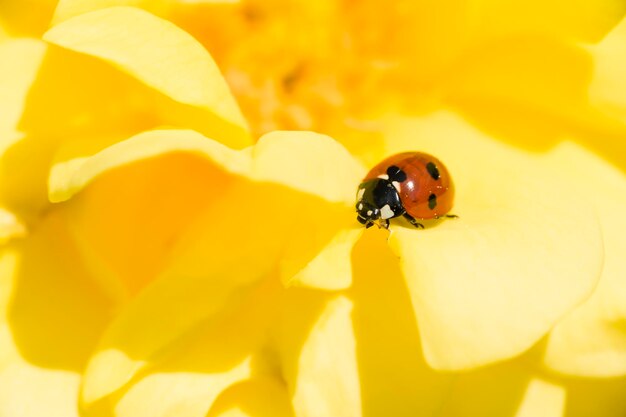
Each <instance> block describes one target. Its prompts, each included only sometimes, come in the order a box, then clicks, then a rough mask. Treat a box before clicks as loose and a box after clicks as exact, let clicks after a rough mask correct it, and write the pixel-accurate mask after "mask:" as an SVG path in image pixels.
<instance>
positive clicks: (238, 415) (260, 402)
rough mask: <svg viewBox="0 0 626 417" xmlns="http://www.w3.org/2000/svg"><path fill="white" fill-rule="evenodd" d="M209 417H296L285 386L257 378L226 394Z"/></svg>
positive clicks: (233, 388) (229, 390)
mask: <svg viewBox="0 0 626 417" xmlns="http://www.w3.org/2000/svg"><path fill="white" fill-rule="evenodd" d="M207 417H295V414H294V412H293V410H292V408H291V398H289V395H288V392H287V389H286V387H285V385H284V382H282V381H279V380H278V379H276V378H271V377H256V378H253V379H250V380H247V381H243V382H241V383H239V384H236V385H233V386H232V387H230V388H229V389H227V390H225V391H224V392H223V393H222V394H221V395H220V397H219V398H218V399H217V401H216V402H215V405H214V406H213V408H212V409H211V411H210V412H209V414H208V415H207Z"/></svg>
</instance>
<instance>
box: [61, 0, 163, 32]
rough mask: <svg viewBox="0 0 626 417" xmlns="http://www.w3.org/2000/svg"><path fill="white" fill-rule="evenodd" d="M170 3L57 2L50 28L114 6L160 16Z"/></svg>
mask: <svg viewBox="0 0 626 417" xmlns="http://www.w3.org/2000/svg"><path fill="white" fill-rule="evenodd" d="M170 3H172V2H171V1H170V0H59V2H58V4H57V7H56V9H55V10H54V16H53V17H52V26H54V25H57V24H59V23H61V22H62V21H64V20H67V19H70V18H72V17H75V16H78V15H81V14H84V13H89V12H93V11H96V10H99V9H106V8H109V7H115V6H129V7H137V8H141V9H144V10H147V11H149V12H151V13H154V14H161V13H163V12H165V11H166V10H167V8H168V6H169V4H170Z"/></svg>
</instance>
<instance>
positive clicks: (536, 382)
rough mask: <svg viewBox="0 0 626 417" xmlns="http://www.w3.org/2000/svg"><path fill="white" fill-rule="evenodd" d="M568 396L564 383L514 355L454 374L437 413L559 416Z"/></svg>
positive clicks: (483, 416)
mask: <svg viewBox="0 0 626 417" xmlns="http://www.w3.org/2000/svg"><path fill="white" fill-rule="evenodd" d="M567 397H568V393H567V391H566V389H565V387H563V386H562V385H560V384H558V383H555V382H551V381H549V380H547V379H543V378H541V376H540V374H539V373H538V372H537V371H536V369H534V367H533V364H532V363H529V362H527V361H526V360H525V359H517V360H515V361H512V362H507V363H504V364H501V365H497V366H491V367H488V368H485V369H481V370H477V371H473V372H469V373H463V374H458V375H456V376H455V382H454V384H453V385H452V388H451V389H450V390H449V392H448V395H447V398H446V400H445V401H444V403H443V404H442V407H441V409H440V414H437V415H440V416H441V417H454V416H466V417H502V416H510V417H562V416H563V415H565V414H564V411H565V409H566V399H567ZM568 411H569V409H568ZM567 415H568V416H569V414H567Z"/></svg>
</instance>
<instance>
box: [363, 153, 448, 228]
mask: <svg viewBox="0 0 626 417" xmlns="http://www.w3.org/2000/svg"><path fill="white" fill-rule="evenodd" d="M356 200H357V201H356V211H357V220H358V221H359V223H361V224H363V225H365V227H368V228H369V227H371V226H373V225H374V224H377V225H378V227H384V228H385V229H388V228H389V219H392V218H394V217H399V216H404V218H406V219H407V220H408V221H409V222H410V223H411V224H412V225H413V226H415V227H418V228H421V229H423V228H424V225H422V224H421V223H419V222H418V221H417V219H419V220H424V219H438V218H440V217H442V216H446V217H456V216H454V215H449V214H447V213H448V212H449V211H450V209H451V208H452V202H453V200H454V185H453V184H452V178H451V177H450V174H449V173H448V170H447V169H446V167H445V166H444V165H443V164H442V163H441V161H439V160H438V159H437V158H435V157H434V156H431V155H428V154H426V153H423V152H403V153H399V154H396V155H393V156H390V157H389V158H387V159H385V160H384V161H382V162H380V163H379V164H378V165H376V166H375V167H374V168H372V169H371V170H370V172H369V173H368V174H367V175H366V176H365V178H364V179H363V182H361V185H359V188H358V191H357V198H356Z"/></svg>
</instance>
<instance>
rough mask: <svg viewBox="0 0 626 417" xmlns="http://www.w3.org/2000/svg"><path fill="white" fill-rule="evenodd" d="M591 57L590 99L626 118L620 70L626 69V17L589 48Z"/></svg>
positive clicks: (607, 110) (623, 88)
mask: <svg viewBox="0 0 626 417" xmlns="http://www.w3.org/2000/svg"><path fill="white" fill-rule="evenodd" d="M588 50H589V51H590V53H591V55H592V56H593V59H594V64H595V65H594V71H593V78H592V79H591V84H590V86H589V98H590V100H591V102H592V103H593V104H594V105H596V106H598V107H600V108H601V109H602V110H604V111H606V112H609V113H610V114H613V115H614V116H616V117H617V118H619V119H621V120H622V121H626V100H625V99H624V95H625V94H626V87H624V83H623V82H622V74H624V72H625V71H626V19H624V20H622V21H621V23H620V24H619V25H618V26H617V27H615V28H614V29H613V30H612V31H611V32H610V33H609V35H608V36H607V37H606V38H605V39H604V40H602V42H600V43H598V44H597V45H593V46H590V47H589V48H588Z"/></svg>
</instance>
